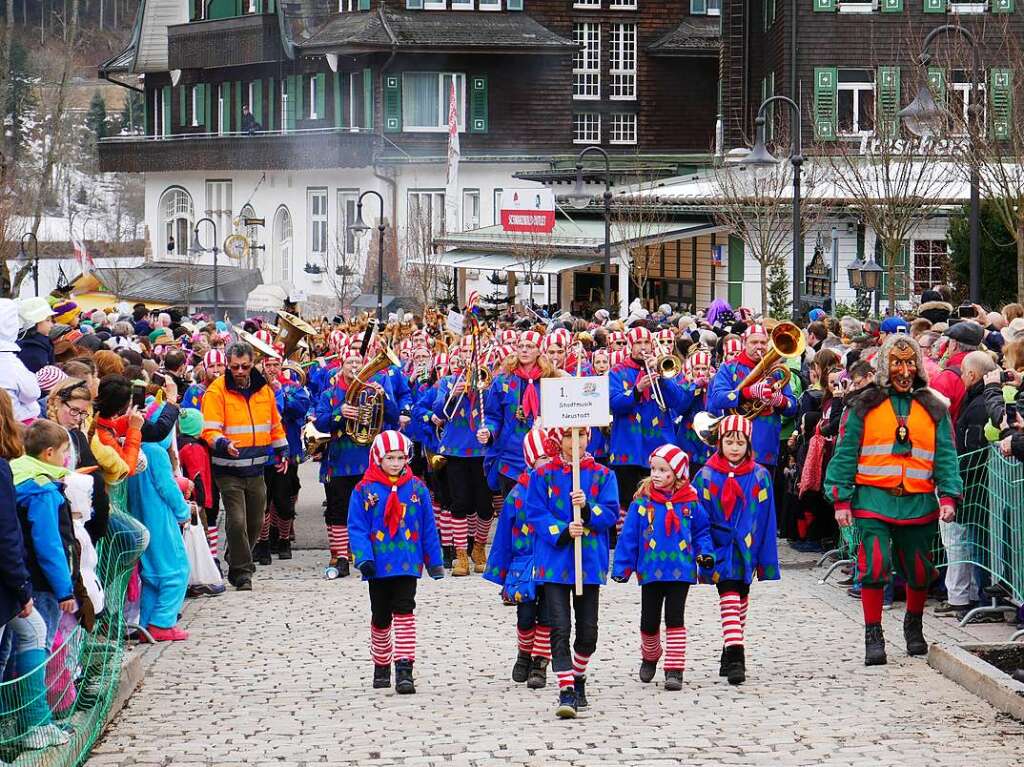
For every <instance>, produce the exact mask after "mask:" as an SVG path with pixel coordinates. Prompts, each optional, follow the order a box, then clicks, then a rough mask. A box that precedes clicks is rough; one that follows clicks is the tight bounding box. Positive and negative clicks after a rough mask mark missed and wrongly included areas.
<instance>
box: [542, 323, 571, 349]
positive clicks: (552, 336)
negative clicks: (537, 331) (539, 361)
mask: <svg viewBox="0 0 1024 767" xmlns="http://www.w3.org/2000/svg"><path fill="white" fill-rule="evenodd" d="M570 343H572V334H570V333H569V331H568V330H566V329H565V328H559V329H558V330H553V331H551V332H550V333H548V334H547V335H546V336H544V350H545V351H547V349H549V348H550V347H552V346H560V347H562V348H563V349H566V348H568V346H569V344H570Z"/></svg>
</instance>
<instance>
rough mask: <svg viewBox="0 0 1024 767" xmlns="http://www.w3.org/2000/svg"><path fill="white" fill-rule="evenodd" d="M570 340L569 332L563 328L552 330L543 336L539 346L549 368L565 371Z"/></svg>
mask: <svg viewBox="0 0 1024 767" xmlns="http://www.w3.org/2000/svg"><path fill="white" fill-rule="evenodd" d="M571 338H572V337H571V336H570V334H569V331H568V330H566V329H565V328H558V329H557V330H552V331H551V332H550V333H548V334H547V335H546V336H544V340H543V342H542V344H541V350H542V351H543V352H544V354H545V356H547V358H548V362H550V363H551V367H553V368H554V369H555V370H566V366H565V363H566V359H567V355H568V350H569V344H570V342H571ZM567 372H568V371H567Z"/></svg>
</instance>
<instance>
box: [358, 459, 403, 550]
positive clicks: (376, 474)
mask: <svg viewBox="0 0 1024 767" xmlns="http://www.w3.org/2000/svg"><path fill="white" fill-rule="evenodd" d="M363 478H364V479H366V480H369V481H370V482H379V483H380V484H382V485H390V486H391V490H390V492H388V500H387V502H386V503H385V504H384V524H385V525H386V526H387V528H388V533H390V535H391V537H392V538H394V537H395V533H397V532H398V524H399V523H400V522H401V521H402V516H403V514H404V513H405V512H404V511H403V509H402V503H401V501H399V500H398V488H400V487H401V486H402V485H404V484H405V483H406V482H408V481H409V480H411V479H412V478H413V473H412V470H411V469H410V468H409V467H408V466H406V467H405V468H404V469H403V470H402V473H401V474H399V475H398V476H397V477H392V476H390V475H388V474H387V473H385V471H384V469H382V468H381V467H380V466H379V465H378V464H375V463H371V464H370V466H369V467H368V468H367V469H366V474H365V475H364V477H363Z"/></svg>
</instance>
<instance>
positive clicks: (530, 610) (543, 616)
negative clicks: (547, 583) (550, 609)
mask: <svg viewBox="0 0 1024 767" xmlns="http://www.w3.org/2000/svg"><path fill="white" fill-rule="evenodd" d="M538 624H539V625H541V626H547V625H548V621H547V613H546V612H545V609H544V589H543V588H538V589H537V599H536V600H535V601H533V602H520V603H519V604H517V605H516V628H518V629H520V630H521V631H529V630H530V629H532V628H536V627H537V625H538Z"/></svg>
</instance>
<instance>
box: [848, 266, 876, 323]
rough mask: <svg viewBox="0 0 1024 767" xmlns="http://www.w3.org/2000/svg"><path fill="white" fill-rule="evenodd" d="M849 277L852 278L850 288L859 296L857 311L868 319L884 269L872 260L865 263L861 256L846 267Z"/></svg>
mask: <svg viewBox="0 0 1024 767" xmlns="http://www.w3.org/2000/svg"><path fill="white" fill-rule="evenodd" d="M846 273H847V276H848V277H849V278H850V287H851V288H853V290H854V292H855V293H856V294H857V311H858V312H859V313H860V315H861V317H862V318H864V317H867V315H868V312H870V311H871V296H872V294H873V293H874V292H875V291H876V290H878V285H879V283H880V282H881V280H882V267H880V266H879V265H878V264H877V263H876V262H875V260H874V259H873V258H872V259H871V260H870V261H867V262H865V261H864V259H862V258H861V257H860V256H857V258H856V259H855V260H854V261H853V262H852V263H851V264H850V265H849V266H848V267H846Z"/></svg>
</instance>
